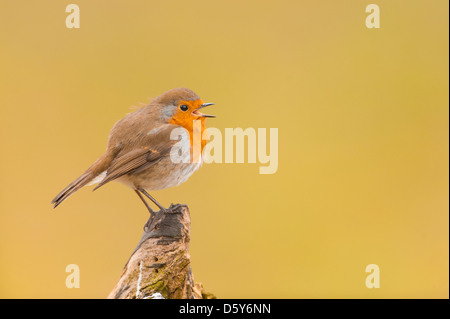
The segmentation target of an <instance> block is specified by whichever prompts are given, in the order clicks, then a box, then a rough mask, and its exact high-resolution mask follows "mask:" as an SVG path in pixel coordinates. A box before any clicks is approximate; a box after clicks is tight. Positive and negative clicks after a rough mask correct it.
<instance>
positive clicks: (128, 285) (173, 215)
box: [108, 204, 215, 299]
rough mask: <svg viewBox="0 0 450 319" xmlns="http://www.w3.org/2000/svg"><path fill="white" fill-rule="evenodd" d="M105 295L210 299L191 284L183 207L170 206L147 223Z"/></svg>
mask: <svg viewBox="0 0 450 319" xmlns="http://www.w3.org/2000/svg"><path fill="white" fill-rule="evenodd" d="M147 225H148V227H147V228H146V229H145V230H144V233H143V234H142V237H141V240H140V241H139V243H138V245H137V247H136V248H135V250H134V251H133V253H132V254H131V257H130V258H129V260H128V262H127V264H126V265H125V267H124V269H123V272H122V275H121V277H120V279H119V281H118V283H117V284H116V286H115V287H114V289H113V290H112V291H111V293H110V294H109V296H108V298H111V299H135V298H137V299H149V298H153V299H162V298H164V299H202V298H203V299H211V298H215V297H214V295H212V294H209V293H206V292H204V291H203V287H202V285H201V284H200V283H194V278H193V275H192V270H191V267H190V263H191V257H190V255H189V242H190V229H191V219H190V214H189V209H188V207H187V206H186V205H179V204H178V205H171V206H170V208H169V210H168V212H165V213H164V212H157V213H156V215H155V217H154V218H153V220H151V221H149V222H148V224H147Z"/></svg>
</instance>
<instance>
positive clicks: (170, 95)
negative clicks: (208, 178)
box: [52, 88, 215, 225]
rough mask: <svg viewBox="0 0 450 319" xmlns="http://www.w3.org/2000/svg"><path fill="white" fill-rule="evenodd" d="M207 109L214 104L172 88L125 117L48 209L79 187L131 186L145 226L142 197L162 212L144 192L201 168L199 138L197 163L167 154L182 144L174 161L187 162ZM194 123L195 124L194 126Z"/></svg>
mask: <svg viewBox="0 0 450 319" xmlns="http://www.w3.org/2000/svg"><path fill="white" fill-rule="evenodd" d="M209 105H213V103H203V101H202V100H201V99H200V98H199V97H198V95H197V94H195V93H194V92H193V91H191V90H189V89H186V88H176V89H172V90H169V91H167V92H165V93H163V94H161V95H160V96H158V97H157V98H155V99H154V100H152V101H151V102H150V104H149V105H147V106H146V107H143V108H141V109H139V110H137V111H135V112H133V113H130V114H128V115H127V116H125V117H124V118H123V119H121V120H120V121H118V122H117V123H116V124H115V125H114V126H113V128H112V129H111V132H110V134H109V138H108V144H107V148H106V151H105V153H104V154H103V155H102V156H100V158H99V159H98V160H97V161H95V162H94V164H92V165H91V167H89V168H88V169H87V170H86V171H85V172H84V173H83V174H82V175H81V176H80V177H78V178H77V179H76V180H74V181H73V182H72V183H70V184H69V185H68V186H67V187H66V188H64V189H63V190H62V191H61V192H60V193H59V194H58V195H57V196H56V197H55V198H54V199H53V201H52V204H54V206H53V207H54V208H56V207H57V206H58V205H59V204H61V203H62V202H63V201H64V200H66V199H67V198H68V197H69V196H70V195H72V194H73V193H75V192H76V191H77V190H79V189H80V188H82V187H83V186H86V185H92V184H98V185H97V186H96V187H95V188H94V190H96V189H97V188H99V187H101V186H103V185H105V184H106V183H108V182H110V181H118V182H121V183H123V184H125V185H127V186H128V187H131V188H132V189H133V190H134V191H135V192H136V194H137V195H138V196H139V198H140V199H141V200H142V201H143V202H144V204H145V206H146V207H147V209H148V211H149V212H150V219H149V222H150V221H151V219H152V218H153V216H155V211H154V210H153V209H152V208H151V207H150V205H149V204H148V203H147V201H146V200H145V199H144V196H145V197H147V198H149V199H150V200H151V201H152V202H153V203H154V204H155V205H156V206H158V207H159V209H160V210H161V211H165V212H166V211H167V209H166V208H164V207H163V206H162V205H161V204H160V203H158V202H157V201H156V200H155V199H154V198H153V197H152V196H151V195H150V194H149V193H148V192H147V190H148V191H154V190H159V189H164V188H168V187H172V186H176V185H179V184H181V183H183V182H185V181H186V180H187V179H188V178H189V177H190V176H191V175H192V174H193V173H194V172H195V171H196V170H197V169H198V168H199V167H200V165H201V152H202V151H203V148H204V146H205V145H206V141H204V140H203V139H202V140H201V143H200V144H201V145H200V156H199V160H197V161H192V160H182V161H174V160H173V159H172V158H171V154H170V153H171V150H172V148H173V147H174V145H175V144H177V143H178V144H180V143H181V144H182V146H183V147H181V148H180V149H181V151H180V152H181V153H183V152H184V154H179V156H181V157H182V158H186V157H187V158H188V159H192V148H193V145H194V141H193V136H194V134H195V133H197V134H201V135H200V136H203V132H204V131H205V130H206V126H205V122H206V118H213V117H215V116H213V115H208V114H203V113H202V112H201V110H202V109H203V108H204V107H206V106H209ZM194 122H195V123H200V125H194ZM175 129H176V130H178V131H180V130H181V132H182V133H183V134H181V135H180V137H181V138H179V139H178V140H177V139H173V138H171V134H172V132H173V131H174V130H175ZM195 130H200V132H194V131H195ZM183 150H185V151H183ZM147 223H148V222H147ZM146 225H147V224H146Z"/></svg>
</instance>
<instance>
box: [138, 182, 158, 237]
mask: <svg viewBox="0 0 450 319" xmlns="http://www.w3.org/2000/svg"><path fill="white" fill-rule="evenodd" d="M134 191H135V192H136V194H138V196H139V198H140V199H141V200H142V201H143V202H144V205H145V207H147V209H148V211H149V212H150V217H149V218H148V220H147V222H146V223H145V225H144V231H145V230H146V229H148V227H150V224H151V223H152V220H153V218H154V217H155V215H156V214H155V211H154V210H153V209H152V208H151V207H150V205H149V204H148V203H147V202H146V201H145V199H144V197H142V195H141V193H140V192H139V190H138V189H135V190H134Z"/></svg>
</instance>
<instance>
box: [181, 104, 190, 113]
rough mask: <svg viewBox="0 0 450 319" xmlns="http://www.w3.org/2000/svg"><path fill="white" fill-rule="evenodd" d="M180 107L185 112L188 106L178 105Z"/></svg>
mask: <svg viewBox="0 0 450 319" xmlns="http://www.w3.org/2000/svg"><path fill="white" fill-rule="evenodd" d="M180 109H181V110H182V111H184V112H186V111H187V110H188V106H187V105H184V104H183V105H180Z"/></svg>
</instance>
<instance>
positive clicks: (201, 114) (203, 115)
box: [192, 103, 216, 118]
mask: <svg viewBox="0 0 450 319" xmlns="http://www.w3.org/2000/svg"><path fill="white" fill-rule="evenodd" d="M210 105H214V103H203V104H202V105H200V107H198V108H196V109H195V110H194V111H192V114H194V115H196V116H201V117H212V118H214V117H216V116H215V115H209V114H203V113H202V112H200V109H202V108H204V107H207V106H210Z"/></svg>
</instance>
